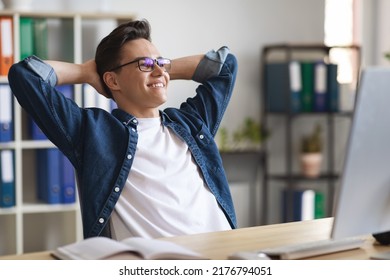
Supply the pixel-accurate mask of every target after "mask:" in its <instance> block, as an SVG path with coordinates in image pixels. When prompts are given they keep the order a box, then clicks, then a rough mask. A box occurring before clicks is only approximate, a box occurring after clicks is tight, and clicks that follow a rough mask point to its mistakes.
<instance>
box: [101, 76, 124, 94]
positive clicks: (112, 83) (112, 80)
mask: <svg viewBox="0 0 390 280" xmlns="http://www.w3.org/2000/svg"><path fill="white" fill-rule="evenodd" d="M103 81H104V83H105V84H106V85H107V86H108V88H109V89H110V90H114V91H115V90H118V89H120V87H119V84H118V82H117V80H116V74H115V73H114V72H106V73H104V74H103Z"/></svg>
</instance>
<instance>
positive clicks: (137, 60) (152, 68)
mask: <svg viewBox="0 0 390 280" xmlns="http://www.w3.org/2000/svg"><path fill="white" fill-rule="evenodd" d="M143 59H150V60H152V61H153V65H152V66H151V68H150V70H142V69H141V65H140V64H139V62H140V61H141V60H143ZM161 59H163V60H165V61H169V63H168V64H164V65H163V66H160V64H159V63H158V61H159V60H161ZM136 62H137V66H138V69H139V70H140V71H141V72H152V71H153V70H154V66H155V65H156V64H157V65H158V67H160V68H162V69H163V70H164V72H169V71H170V70H171V60H170V59H169V58H165V57H158V58H151V57H148V56H143V57H138V58H136V59H134V60H132V61H130V62H126V63H123V64H121V65H118V66H115V67H114V68H111V69H110V70H109V71H110V72H111V71H115V70H118V69H120V68H122V67H124V66H127V65H129V64H133V63H136ZM167 65H168V67H166V66H167Z"/></svg>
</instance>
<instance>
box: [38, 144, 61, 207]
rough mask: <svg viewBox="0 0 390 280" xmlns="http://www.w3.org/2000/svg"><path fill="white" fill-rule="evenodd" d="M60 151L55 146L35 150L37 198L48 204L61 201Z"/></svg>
mask: <svg viewBox="0 0 390 280" xmlns="http://www.w3.org/2000/svg"><path fill="white" fill-rule="evenodd" d="M60 164H61V152H60V151H59V150H58V149H57V148H51V149H40V150H37V185H38V199H39V200H41V201H42V202H45V203H48V204H57V203H61V175H60Z"/></svg>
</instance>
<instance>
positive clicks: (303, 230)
mask: <svg viewBox="0 0 390 280" xmlns="http://www.w3.org/2000/svg"><path fill="white" fill-rule="evenodd" d="M332 223H333V219H332V218H325V219H318V220H312V221H304V222H293V223H285V224H274V225H266V226H257V227H249V228H242V229H236V230H230V231H221V232H212V233H202V234H195V235H187V236H176V237H168V238H162V239H164V240H169V241H172V242H174V243H177V244H180V245H183V246H186V247H188V248H191V249H192V250H194V251H197V252H199V253H201V254H202V255H204V256H205V257H207V258H210V259H217V260H222V259H227V257H228V256H229V255H230V254H232V253H234V252H237V251H245V250H249V251H251V250H257V249H261V248H267V247H273V246H283V245H288V244H294V243H300V242H310V241H316V240H322V239H328V238H329V236H330V232H331V228H332ZM385 251H390V247H389V246H381V245H377V244H376V243H375V241H374V239H373V238H372V237H371V236H368V237H367V241H366V243H365V244H364V245H363V246H362V247H361V248H360V249H355V250H349V251H344V252H339V253H334V254H327V255H322V256H316V257H313V258H311V259H325V260H331V259H348V260H353V259H369V258H370V256H371V255H373V254H375V253H379V252H385ZM1 259H8V260H32V259H35V260H50V259H53V258H52V257H51V256H50V251H45V252H37V253H26V254H23V255H10V256H0V260H1Z"/></svg>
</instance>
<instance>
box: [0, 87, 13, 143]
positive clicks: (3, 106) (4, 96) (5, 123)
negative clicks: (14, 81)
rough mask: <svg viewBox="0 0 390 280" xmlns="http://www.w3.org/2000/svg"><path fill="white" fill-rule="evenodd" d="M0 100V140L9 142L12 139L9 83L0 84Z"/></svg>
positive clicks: (11, 98) (11, 102) (11, 103)
mask: <svg viewBox="0 0 390 280" xmlns="http://www.w3.org/2000/svg"><path fill="white" fill-rule="evenodd" d="M0 100H1V102H0V142H9V141H12V140H13V139H14V124H13V117H12V112H13V110H12V107H13V101H12V100H13V97H12V92H11V88H10V87H9V85H7V84H0Z"/></svg>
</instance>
